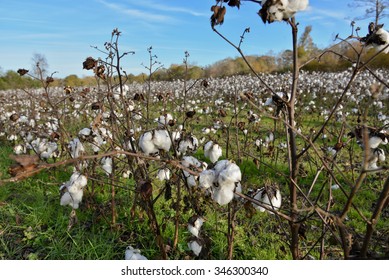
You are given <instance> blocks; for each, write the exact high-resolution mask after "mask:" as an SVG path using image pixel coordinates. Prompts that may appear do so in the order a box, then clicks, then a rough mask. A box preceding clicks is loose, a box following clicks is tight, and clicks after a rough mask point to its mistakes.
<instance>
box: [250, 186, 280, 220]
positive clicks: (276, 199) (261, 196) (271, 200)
mask: <svg viewBox="0 0 389 280" xmlns="http://www.w3.org/2000/svg"><path fill="white" fill-rule="evenodd" d="M254 199H256V200H258V201H260V202H262V203H263V204H266V205H267V206H269V207H270V208H273V209H274V210H278V209H279V208H280V207H281V192H280V190H279V189H278V188H276V187H273V186H268V187H264V188H262V189H260V190H259V191H258V192H257V194H256V195H255V196H254ZM253 206H254V208H255V209H257V210H258V211H260V212H265V211H267V210H266V209H265V208H263V207H261V206H259V205H256V204H253ZM268 212H269V213H270V214H273V213H272V212H270V211H268Z"/></svg>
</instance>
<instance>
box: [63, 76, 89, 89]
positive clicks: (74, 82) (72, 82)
mask: <svg viewBox="0 0 389 280" xmlns="http://www.w3.org/2000/svg"><path fill="white" fill-rule="evenodd" d="M64 83H65V85H66V86H70V87H78V86H83V85H84V83H83V80H81V79H80V78H78V76H77V75H69V76H67V77H66V78H65V79H64Z"/></svg>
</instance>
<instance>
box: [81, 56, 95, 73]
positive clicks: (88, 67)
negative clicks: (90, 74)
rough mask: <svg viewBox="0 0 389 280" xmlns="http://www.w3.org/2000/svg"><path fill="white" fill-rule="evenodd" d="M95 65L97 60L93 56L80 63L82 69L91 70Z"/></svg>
mask: <svg viewBox="0 0 389 280" xmlns="http://www.w3.org/2000/svg"><path fill="white" fill-rule="evenodd" d="M96 65H97V60H95V59H94V58H93V57H91V56H90V57H87V58H86V59H85V61H84V62H83V63H82V69H86V70H91V69H93V68H95V66H96Z"/></svg>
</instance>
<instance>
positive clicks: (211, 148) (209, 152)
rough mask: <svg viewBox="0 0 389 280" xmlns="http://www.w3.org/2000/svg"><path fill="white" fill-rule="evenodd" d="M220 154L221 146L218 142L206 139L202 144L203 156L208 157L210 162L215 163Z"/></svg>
mask: <svg viewBox="0 0 389 280" xmlns="http://www.w3.org/2000/svg"><path fill="white" fill-rule="evenodd" d="M221 155H222V148H221V147H220V146H219V144H217V143H214V142H213V141H208V142H207V143H206V144H205V145H204V156H205V157H206V158H209V160H210V161H211V162H212V163H215V162H216V161H217V160H218V159H219V157H221Z"/></svg>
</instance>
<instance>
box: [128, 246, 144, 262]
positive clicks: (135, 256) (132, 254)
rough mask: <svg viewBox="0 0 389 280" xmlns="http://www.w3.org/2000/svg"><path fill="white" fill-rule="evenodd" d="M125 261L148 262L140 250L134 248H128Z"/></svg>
mask: <svg viewBox="0 0 389 280" xmlns="http://www.w3.org/2000/svg"><path fill="white" fill-rule="evenodd" d="M124 259H125V260H129V261H137V260H147V258H146V257H145V256H143V255H142V254H141V253H140V250H139V249H134V248H133V247H132V246H128V247H127V249H126V252H125V255H124Z"/></svg>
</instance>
